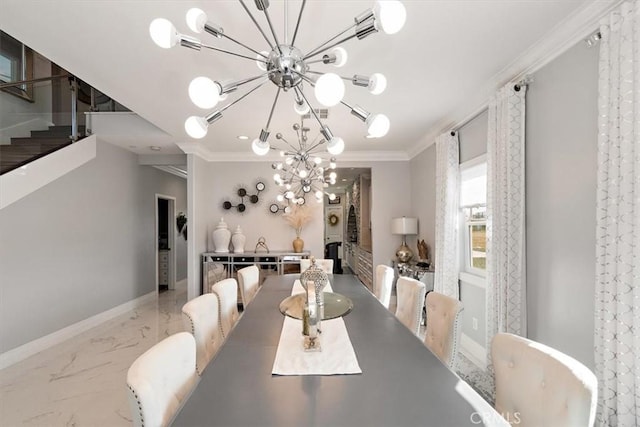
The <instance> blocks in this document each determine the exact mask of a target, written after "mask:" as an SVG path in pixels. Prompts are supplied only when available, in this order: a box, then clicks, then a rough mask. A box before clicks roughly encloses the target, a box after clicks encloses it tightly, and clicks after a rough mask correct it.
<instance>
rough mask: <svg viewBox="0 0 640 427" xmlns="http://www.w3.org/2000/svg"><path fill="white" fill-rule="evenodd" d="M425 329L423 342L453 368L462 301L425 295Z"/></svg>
mask: <svg viewBox="0 0 640 427" xmlns="http://www.w3.org/2000/svg"><path fill="white" fill-rule="evenodd" d="M426 304H427V330H426V334H425V336H424V343H425V345H426V346H427V347H429V349H430V350H431V351H432V352H433V353H434V354H435V355H436V356H438V358H439V359H440V360H442V362H443V363H444V364H446V365H447V366H448V367H449V368H450V369H454V368H455V363H456V357H457V355H458V342H459V341H460V333H461V331H462V311H463V310H464V307H463V306H462V303H461V302H460V301H458V300H457V299H455V298H451V297H448V296H446V295H443V294H440V293H437V292H429V294H428V295H427V303H426Z"/></svg>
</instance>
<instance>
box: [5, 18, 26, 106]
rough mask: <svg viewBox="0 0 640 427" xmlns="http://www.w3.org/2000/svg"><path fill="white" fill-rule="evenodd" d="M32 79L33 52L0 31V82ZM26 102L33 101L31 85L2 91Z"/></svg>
mask: <svg viewBox="0 0 640 427" xmlns="http://www.w3.org/2000/svg"><path fill="white" fill-rule="evenodd" d="M32 78H33V51H32V50H31V49H29V48H28V47H26V46H25V45H23V44H22V43H20V42H19V41H18V40H16V39H14V38H13V37H11V36H10V35H8V34H6V33H3V32H1V31H0V82H1V83H9V82H17V81H20V80H28V79H32ZM3 90H4V91H6V92H9V93H11V94H13V95H16V96H19V97H21V98H24V99H26V100H28V101H31V100H32V99H33V85H32V84H29V85H26V84H25V85H21V86H12V87H9V88H5V89H3Z"/></svg>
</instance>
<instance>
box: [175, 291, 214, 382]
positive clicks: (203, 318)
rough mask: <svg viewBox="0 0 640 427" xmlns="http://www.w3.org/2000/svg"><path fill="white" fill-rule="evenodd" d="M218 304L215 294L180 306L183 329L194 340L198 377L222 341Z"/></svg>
mask: <svg viewBox="0 0 640 427" xmlns="http://www.w3.org/2000/svg"><path fill="white" fill-rule="evenodd" d="M219 304H220V302H219V301H218V296H217V295H216V294H204V295H200V296H199V297H196V298H194V299H192V300H191V301H189V302H187V303H186V304H185V305H183V306H182V320H183V323H184V328H185V330H186V331H187V332H190V333H191V334H192V335H193V337H194V338H195V339H196V369H197V370H198V374H199V375H202V372H203V371H204V368H206V366H207V365H208V364H209V362H210V361H211V359H212V358H213V356H214V355H215V354H216V353H217V351H218V349H219V348H220V346H221V345H222V342H223V341H224V337H223V336H222V328H221V327H220V308H219Z"/></svg>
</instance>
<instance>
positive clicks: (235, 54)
mask: <svg viewBox="0 0 640 427" xmlns="http://www.w3.org/2000/svg"><path fill="white" fill-rule="evenodd" d="M181 45H182V46H185V47H191V46H186V45H185V44H182V41H181ZM200 46H201V47H204V48H207V49H211V50H215V51H216V52H222V53H226V54H227V55H232V56H237V57H239V58H244V59H249V60H251V61H256V58H252V57H250V56H246V55H243V54H241V53H236V52H231V51H230V50H225V49H220V48H219V47H215V46H211V45H207V44H202V43H201V44H200ZM192 49H193V48H192ZM197 50H200V49H197ZM260 56H264V55H263V54H261V53H260ZM263 62H265V63H266V61H263Z"/></svg>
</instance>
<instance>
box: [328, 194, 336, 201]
mask: <svg viewBox="0 0 640 427" xmlns="http://www.w3.org/2000/svg"><path fill="white" fill-rule="evenodd" d="M335 199H336V195H335V194H333V193H331V194H329V200H331V201H333V200H335Z"/></svg>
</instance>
